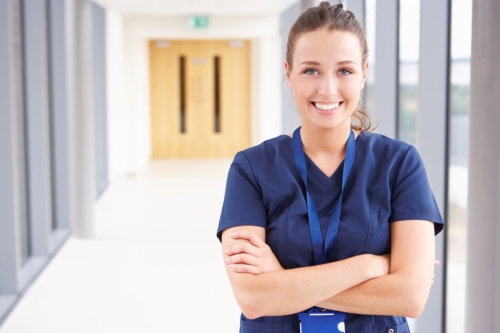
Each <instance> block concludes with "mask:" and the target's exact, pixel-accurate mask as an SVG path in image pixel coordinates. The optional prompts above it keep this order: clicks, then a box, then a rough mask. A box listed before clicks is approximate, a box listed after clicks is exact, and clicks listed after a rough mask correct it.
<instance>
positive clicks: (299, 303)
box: [222, 220, 435, 319]
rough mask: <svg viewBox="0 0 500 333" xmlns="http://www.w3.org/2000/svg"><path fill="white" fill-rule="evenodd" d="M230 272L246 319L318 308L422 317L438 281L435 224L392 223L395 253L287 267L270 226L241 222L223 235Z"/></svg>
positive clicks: (234, 289) (232, 283)
mask: <svg viewBox="0 0 500 333" xmlns="http://www.w3.org/2000/svg"><path fill="white" fill-rule="evenodd" d="M222 247H223V255H224V262H225V264H226V270H227V274H228V276H229V280H230V282H231V286H232V288H233V292H234V294H235V297H236V300H237V302H238V304H239V305H240V307H241V309H242V311H243V313H244V314H245V316H246V317H248V318H250V319H252V318H257V317H261V316H276V315H287V314H292V313H297V312H300V311H303V310H305V309H308V308H310V307H312V306H319V307H322V308H329V309H332V310H338V311H344V312H351V313H358V314H373V315H394V316H408V317H417V316H419V315H420V313H421V312H422V311H423V308H424V306H425V303H426V301H427V298H428V295H429V291H430V288H431V285H432V280H433V270H434V262H435V260H434V258H435V249H434V226H433V224H432V223H431V222H428V221H420V220H409V221H399V222H394V223H392V224H391V256H390V258H389V257H388V256H376V255H370V254H363V255H359V256H355V257H351V258H348V259H344V260H340V261H336V262H332V263H327V264H323V265H317V266H310V267H302V268H294V269H283V267H281V265H280V264H279V262H278V260H277V259H276V256H275V255H274V254H273V252H272V250H271V249H270V248H269V246H268V245H267V244H266V243H265V229H264V228H261V227H254V226H240V227H234V228H230V229H227V230H225V231H224V232H223V234H222Z"/></svg>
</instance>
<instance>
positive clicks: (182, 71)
mask: <svg viewBox="0 0 500 333" xmlns="http://www.w3.org/2000/svg"><path fill="white" fill-rule="evenodd" d="M149 51H150V78H151V81H150V89H151V153H152V158H183V157H189V158H196V157H232V156H233V155H234V153H235V152H236V151H238V150H241V149H244V148H246V147H248V145H249V144H250V75H249V62H250V55H249V53H250V52H249V43H248V42H247V41H240V40H238V41H177V40H175V41H151V42H150V45H149Z"/></svg>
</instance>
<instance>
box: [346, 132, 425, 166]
mask: <svg viewBox="0 0 500 333" xmlns="http://www.w3.org/2000/svg"><path fill="white" fill-rule="evenodd" d="M356 152H359V153H360V155H361V156H363V157H364V158H365V159H369V160H375V161H384V162H386V163H387V162H390V163H397V162H398V161H401V159H404V158H406V157H410V156H415V157H417V158H418V152H417V149H416V148H415V147H414V146H412V145H410V144H409V143H407V142H404V141H401V140H397V139H392V138H389V137H388V136H385V135H382V134H378V133H374V132H361V133H360V134H359V135H358V138H357V139H356Z"/></svg>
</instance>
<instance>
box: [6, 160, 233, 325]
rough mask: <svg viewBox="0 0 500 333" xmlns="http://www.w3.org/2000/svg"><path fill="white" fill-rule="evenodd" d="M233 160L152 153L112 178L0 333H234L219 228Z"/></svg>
mask: <svg viewBox="0 0 500 333" xmlns="http://www.w3.org/2000/svg"><path fill="white" fill-rule="evenodd" d="M229 163H230V161H229V160H175V161H155V162H151V163H150V164H149V165H148V167H147V168H146V169H145V170H143V171H142V172H140V173H138V174H136V175H128V176H127V177H123V178H121V179H117V180H116V181H114V182H113V183H112V184H111V186H110V187H109V189H108V190H107V191H106V192H105V193H104V195H103V196H102V197H101V199H100V200H99V202H98V204H97V207H96V226H95V230H96V234H95V237H93V238H90V239H79V238H70V239H69V240H68V241H67V243H66V244H65V245H64V246H63V248H62V249H61V250H60V252H59V253H58V254H57V255H56V257H55V258H54V259H53V261H52V262H51V263H50V264H49V266H48V267H47V269H46V270H45V271H44V272H43V273H42V274H41V276H40V277H39V278H38V279H37V280H36V281H35V283H34V284H33V285H32V286H31V288H29V290H28V292H27V293H26V295H25V296H24V297H23V298H22V299H21V301H20V302H19V303H18V305H17V306H16V308H15V309H14V311H13V312H12V313H11V314H10V316H9V317H8V318H7V320H6V321H5V322H4V323H3V325H2V327H1V328H0V333H32V332H33V333H38V332H42V333H45V332H50V333H80V332H82V333H89V332H92V333H100V332H106V333H111V332H113V333H114V332H120V333H125V332H134V333H137V332H141V333H146V332H227V333H229V332H237V331H238V318H239V309H238V307H237V305H236V303H235V301H234V298H233V295H232V292H231V289H230V286H229V283H228V281H227V277H226V274H225V272H224V267H223V264H222V260H221V258H220V244H219V242H218V240H217V238H216V236H215V231H216V228H217V222H218V217H219V212H220V208H221V204H222V198H223V193H224V185H225V178H226V173H227V169H228V167H229Z"/></svg>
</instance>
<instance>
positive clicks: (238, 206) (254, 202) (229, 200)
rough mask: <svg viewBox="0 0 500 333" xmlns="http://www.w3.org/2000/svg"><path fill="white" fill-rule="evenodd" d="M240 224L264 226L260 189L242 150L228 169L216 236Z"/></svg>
mask: <svg viewBox="0 0 500 333" xmlns="http://www.w3.org/2000/svg"><path fill="white" fill-rule="evenodd" d="M240 225H254V226H261V227H263V228H265V227H266V211H265V207H264V204H263V199H262V190H261V189H260V187H259V186H258V184H257V181H256V180H255V177H254V175H253V172H252V167H251V165H250V163H249V161H248V159H247V158H246V156H245V155H244V153H242V152H240V153H238V154H236V156H235V158H234V160H233V162H232V164H231V166H230V168H229V171H228V176H227V181H226V190H225V194H224V203H223V205H222V211H221V216H220V219H219V227H218V229H217V237H218V238H219V240H221V235H222V231H224V230H225V229H227V228H230V227H235V226H240Z"/></svg>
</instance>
